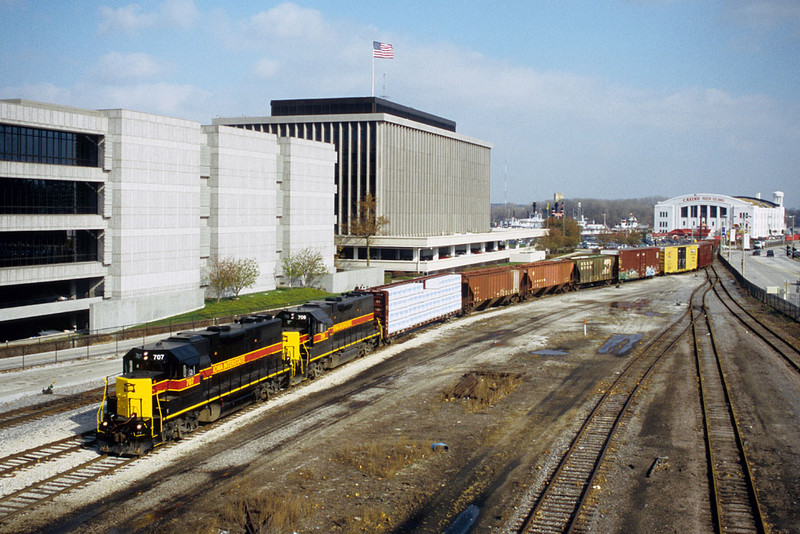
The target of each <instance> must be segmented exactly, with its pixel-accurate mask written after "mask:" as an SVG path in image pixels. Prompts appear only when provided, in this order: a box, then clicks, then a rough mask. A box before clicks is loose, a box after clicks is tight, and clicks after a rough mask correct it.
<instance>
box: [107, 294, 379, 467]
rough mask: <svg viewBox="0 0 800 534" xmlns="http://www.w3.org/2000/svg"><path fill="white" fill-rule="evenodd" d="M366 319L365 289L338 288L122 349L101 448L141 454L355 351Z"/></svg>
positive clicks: (370, 339) (366, 332) (368, 330)
mask: <svg viewBox="0 0 800 534" xmlns="http://www.w3.org/2000/svg"><path fill="white" fill-rule="evenodd" d="M373 319H374V312H373V300H372V296H371V295H364V294H347V295H343V296H341V297H336V298H332V299H326V300H325V301H315V302H309V303H307V304H305V305H303V306H299V307H296V308H290V309H289V310H286V311H284V312H281V315H280V317H277V318H273V317H271V316H265V315H264V316H262V315H258V316H252V317H245V318H242V319H240V320H239V321H238V322H236V323H233V324H229V325H222V326H210V327H208V328H206V329H205V330H196V331H190V332H182V333H179V334H177V335H175V336H172V337H170V338H168V339H165V340H163V341H158V342H156V343H149V344H146V345H143V346H140V347H136V348H134V349H131V350H130V351H129V352H128V353H127V354H126V355H125V356H124V357H123V373H122V375H121V376H117V377H116V380H115V383H114V387H113V389H112V390H111V391H110V388H109V380H108V379H107V380H106V388H105V394H104V397H103V402H102V404H101V406H100V409H99V410H98V414H97V419H98V421H97V441H98V443H99V446H100V450H101V451H104V452H110V453H114V454H122V455H139V454H144V453H145V452H147V451H148V450H150V449H151V448H153V447H155V446H158V445H160V444H161V443H164V442H166V441H169V440H172V439H180V438H181V437H183V435H184V434H186V433H188V432H191V431H192V430H194V429H196V428H197V427H198V425H199V424H200V423H208V422H212V421H215V420H217V419H218V418H219V417H221V416H223V415H225V414H227V413H229V412H231V411H233V410H235V409H237V408H240V407H241V406H243V405H245V404H247V403H250V402H253V401H256V400H266V399H267V398H268V397H269V396H270V395H271V394H273V393H275V392H277V391H278V390H280V389H282V388H286V387H289V386H290V385H292V384H294V383H297V382H299V381H301V380H303V379H304V378H313V377H314V376H316V375H318V374H319V373H320V372H321V371H322V370H323V369H326V368H330V367H334V366H336V365H338V364H340V363H342V362H344V361H347V360H349V359H351V358H354V357H356V356H360V355H363V354H365V353H366V351H367V350H369V348H371V347H372V346H373V345H374V344H376V343H377V341H378V340H379V339H380V331H379V330H378V328H377V326H376V324H375V321H374V320H373Z"/></svg>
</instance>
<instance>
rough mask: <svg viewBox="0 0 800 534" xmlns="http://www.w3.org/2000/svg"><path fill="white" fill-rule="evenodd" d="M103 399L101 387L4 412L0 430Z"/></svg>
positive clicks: (0, 418) (0, 421)
mask: <svg viewBox="0 0 800 534" xmlns="http://www.w3.org/2000/svg"><path fill="white" fill-rule="evenodd" d="M48 396H49V395H48ZM102 399H103V388H102V387H100V388H95V389H90V390H88V391H84V392H82V393H77V394H75V395H68V396H66V397H56V398H54V399H51V400H48V401H47V402H43V403H39V404H34V405H32V406H26V407H24V408H18V409H16V410H11V411H8V412H3V413H0V429H4V428H9V427H12V426H16V425H21V424H23V423H27V422H29V421H33V420H36V419H41V418H42V417H47V416H50V415H55V414H59V413H63V412H67V411H69V410H74V409H76V408H81V407H83V406H89V405H90V404H99V403H100V401H101V400H102Z"/></svg>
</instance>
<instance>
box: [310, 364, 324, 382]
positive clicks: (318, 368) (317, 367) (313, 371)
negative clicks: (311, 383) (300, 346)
mask: <svg viewBox="0 0 800 534" xmlns="http://www.w3.org/2000/svg"><path fill="white" fill-rule="evenodd" d="M321 374H322V364H321V363H320V362H314V363H312V364H311V365H309V366H308V375H307V376H308V378H309V379H310V380H314V379H315V378H317V377H318V376H320V375H321Z"/></svg>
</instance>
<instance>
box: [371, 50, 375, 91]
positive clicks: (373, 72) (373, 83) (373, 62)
mask: <svg viewBox="0 0 800 534" xmlns="http://www.w3.org/2000/svg"><path fill="white" fill-rule="evenodd" d="M370 96H375V52H373V53H372V94H371V95H370Z"/></svg>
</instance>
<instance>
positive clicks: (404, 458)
mask: <svg viewBox="0 0 800 534" xmlns="http://www.w3.org/2000/svg"><path fill="white" fill-rule="evenodd" d="M430 451H431V444H430V443H429V442H427V441H422V440H409V439H399V440H398V441H393V442H384V443H381V442H373V443H370V444H368V445H364V446H361V447H356V448H353V449H347V450H345V451H342V452H341V453H340V454H339V455H338V457H337V459H338V461H339V462H341V463H343V464H346V465H351V466H353V467H355V468H356V469H358V470H359V471H361V472H363V473H366V474H368V475H371V476H377V477H381V478H391V477H393V476H394V475H395V474H397V472H398V471H400V470H401V469H403V468H404V467H406V466H408V465H411V464H413V463H415V462H417V461H419V460H421V459H423V458H426V457H427V456H429V453H430Z"/></svg>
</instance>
